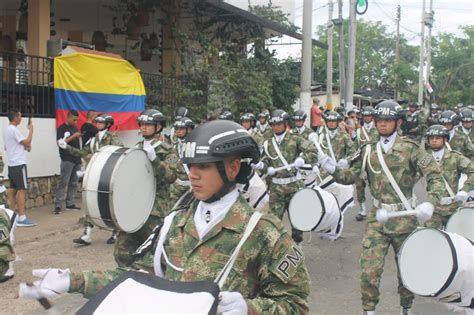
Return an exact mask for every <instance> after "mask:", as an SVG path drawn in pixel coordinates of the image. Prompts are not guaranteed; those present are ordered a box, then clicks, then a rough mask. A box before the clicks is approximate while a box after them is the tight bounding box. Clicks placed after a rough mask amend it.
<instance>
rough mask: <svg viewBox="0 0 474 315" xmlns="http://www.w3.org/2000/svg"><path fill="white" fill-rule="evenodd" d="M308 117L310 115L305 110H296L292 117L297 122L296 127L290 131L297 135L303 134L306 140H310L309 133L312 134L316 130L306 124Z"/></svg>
mask: <svg viewBox="0 0 474 315" xmlns="http://www.w3.org/2000/svg"><path fill="white" fill-rule="evenodd" d="M306 117H308V115H306V113H305V112H304V111H302V110H295V112H294V113H293V116H292V117H291V118H292V119H293V121H294V122H295V127H294V128H293V129H291V130H290V132H291V133H293V134H295V135H299V136H302V137H303V138H304V139H305V140H308V137H309V135H310V134H312V133H313V132H314V131H313V129H311V128H307V127H306V126H305V125H304V123H305V121H306Z"/></svg>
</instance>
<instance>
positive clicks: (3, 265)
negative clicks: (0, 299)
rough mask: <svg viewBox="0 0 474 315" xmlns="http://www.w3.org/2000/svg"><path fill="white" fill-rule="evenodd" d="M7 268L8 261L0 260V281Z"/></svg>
mask: <svg viewBox="0 0 474 315" xmlns="http://www.w3.org/2000/svg"><path fill="white" fill-rule="evenodd" d="M9 266H10V265H9V263H8V261H5V260H3V259H0V279H2V278H3V276H4V275H5V273H6V272H7V271H8V268H9Z"/></svg>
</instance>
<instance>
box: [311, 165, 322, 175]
mask: <svg viewBox="0 0 474 315" xmlns="http://www.w3.org/2000/svg"><path fill="white" fill-rule="evenodd" d="M313 173H314V174H316V176H319V175H320V174H321V172H320V171H319V167H318V166H317V165H315V166H313Z"/></svg>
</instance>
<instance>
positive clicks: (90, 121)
mask: <svg viewBox="0 0 474 315" xmlns="http://www.w3.org/2000/svg"><path fill="white" fill-rule="evenodd" d="M96 117H97V112H96V111H95V109H89V110H88V111H87V121H86V122H85V123H84V124H82V127H81V134H82V145H85V144H86V143H87V142H88V141H89V140H90V139H92V138H94V137H95V135H96V134H97V128H96V126H95V125H94V121H95V118H96Z"/></svg>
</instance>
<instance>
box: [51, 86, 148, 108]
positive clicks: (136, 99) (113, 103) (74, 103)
mask: <svg viewBox="0 0 474 315" xmlns="http://www.w3.org/2000/svg"><path fill="white" fill-rule="evenodd" d="M54 100H55V104H56V108H57V109H66V110H67V109H75V110H79V111H87V110H89V109H95V110H96V111H97V112H107V113H113V112H123V113H124V112H141V111H143V110H144V109H145V95H119V94H105V93H88V92H76V91H69V90H63V89H54Z"/></svg>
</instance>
